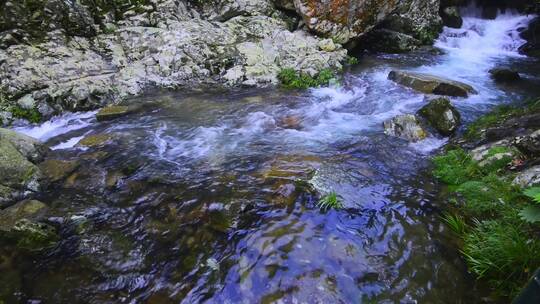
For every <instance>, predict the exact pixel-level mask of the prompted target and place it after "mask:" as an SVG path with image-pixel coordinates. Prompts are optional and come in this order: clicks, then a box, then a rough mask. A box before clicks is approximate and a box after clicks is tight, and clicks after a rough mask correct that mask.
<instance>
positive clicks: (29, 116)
mask: <svg viewBox="0 0 540 304" xmlns="http://www.w3.org/2000/svg"><path fill="white" fill-rule="evenodd" d="M10 112H11V114H13V117H15V118H22V119H26V120H28V121H29V122H32V123H38V122H40V121H41V120H42V116H41V113H39V111H38V110H37V109H35V108H33V109H23V108H21V107H18V106H14V107H11V109H10Z"/></svg>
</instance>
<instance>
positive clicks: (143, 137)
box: [0, 9, 540, 303]
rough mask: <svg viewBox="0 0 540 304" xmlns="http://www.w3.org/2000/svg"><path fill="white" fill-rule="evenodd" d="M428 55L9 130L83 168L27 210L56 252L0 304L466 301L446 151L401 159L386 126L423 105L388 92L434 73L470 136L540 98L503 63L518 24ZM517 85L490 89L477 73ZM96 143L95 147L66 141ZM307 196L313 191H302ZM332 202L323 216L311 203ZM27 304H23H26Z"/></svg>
mask: <svg viewBox="0 0 540 304" xmlns="http://www.w3.org/2000/svg"><path fill="white" fill-rule="evenodd" d="M464 13H465V14H466V17H465V18H464V19H465V20H464V25H463V28H461V29H448V28H445V30H444V33H443V34H442V35H441V37H440V38H439V40H438V41H437V42H436V47H437V48H439V49H440V50H442V52H433V51H430V50H423V51H422V50H421V51H418V52H414V53H411V54H406V55H378V56H371V55H370V56H367V55H366V56H363V57H362V58H361V59H360V62H361V63H360V64H359V65H358V66H356V67H354V68H353V69H351V70H350V71H348V72H347V73H346V75H345V77H344V79H343V82H342V85H341V86H339V87H329V88H320V89H314V90H310V91H307V92H296V91H284V90H279V89H275V88H271V89H264V90H261V89H241V90H210V89H206V90H194V91H191V92H156V93H154V94H148V95H147V96H144V97H141V98H137V99H136V100H133V102H134V103H135V102H137V103H140V104H143V105H144V106H143V107H142V110H140V111H138V112H136V113H133V114H130V115H128V116H124V117H122V118H119V119H116V120H114V121H110V122H97V121H96V120H95V118H94V114H95V112H89V113H82V114H80V113H79V114H67V115H64V116H61V117H57V118H55V119H53V120H51V121H49V122H46V123H44V124H42V125H39V126H20V127H18V128H16V129H17V130H19V131H22V132H24V133H26V134H29V135H31V136H34V137H36V138H39V139H41V140H43V141H45V142H46V143H47V145H49V146H50V147H51V148H52V149H53V152H52V153H51V155H50V156H49V158H52V159H64V160H77V161H78V162H79V163H80V166H79V169H78V170H77V171H76V172H75V173H73V174H72V175H71V176H70V177H69V178H68V179H67V180H66V181H65V183H63V184H62V185H60V186H58V188H56V189H52V190H51V191H50V192H49V193H47V194H45V195H43V197H40V199H41V200H42V201H44V202H46V203H47V204H48V205H49V206H51V213H52V214H51V219H52V220H53V221H56V222H58V223H59V224H61V227H62V230H61V233H62V239H63V241H62V242H61V243H60V245H59V246H58V247H57V248H55V249H54V250H52V251H51V252H50V253H48V254H47V255H46V256H45V257H43V256H38V257H36V256H26V255H23V254H16V253H14V252H12V251H10V249H9V248H8V249H6V248H0V255H3V256H7V257H10V259H8V262H5V263H4V264H0V270H2V278H1V279H0V283H1V285H3V289H2V288H1V287H0V295H2V294H1V293H2V291H3V290H4V293H5V294H6V295H7V297H8V299H9V300H8V302H10V301H13V302H16V301H18V300H20V301H26V300H35V301H37V302H35V303H40V302H39V301H43V303H79V302H80V303H139V302H143V303H171V302H172V303H198V302H207V303H257V302H260V303H271V302H274V301H275V302H279V303H397V302H401V303H471V302H477V301H478V299H480V298H481V297H483V296H485V295H486V294H485V293H484V292H483V291H482V288H480V287H477V286H475V285H476V283H475V281H474V279H473V278H472V277H471V276H470V275H468V274H467V270H466V267H465V265H464V263H463V261H462V260H461V259H460V257H459V254H458V252H457V250H456V249H455V245H454V244H453V243H452V242H453V238H452V235H451V233H450V232H449V231H448V229H447V228H445V226H444V224H442V223H441V220H440V214H441V209H444V201H441V200H439V199H438V198H437V196H436V193H437V185H436V183H435V182H434V180H433V179H432V178H431V177H430V175H429V164H430V162H429V157H430V156H431V155H432V154H433V153H435V151H436V149H437V148H439V147H441V146H442V145H443V144H444V143H445V142H446V141H447V139H445V138H440V137H434V136H432V137H429V138H428V139H426V140H424V141H421V142H418V143H414V144H410V143H407V142H405V141H402V140H400V139H396V138H390V137H387V136H385V135H384V134H383V129H382V122H383V121H384V120H385V119H388V118H391V117H393V116H395V115H396V114H400V113H413V112H415V111H416V110H418V109H419V108H420V107H421V106H422V105H424V104H425V100H424V96H423V95H421V94H418V93H416V92H413V91H411V90H409V89H406V88H404V87H401V86H399V85H396V84H394V83H392V82H391V81H389V80H387V75H388V72H389V71H390V70H391V69H396V68H399V69H407V70H416V71H422V72H428V73H431V74H436V75H441V76H445V77H448V78H452V79H455V80H460V81H463V82H466V83H469V84H471V85H473V86H474V87H475V88H476V90H477V91H478V92H479V94H478V95H474V96H471V97H469V98H455V99H453V100H452V101H453V103H454V104H455V105H456V107H457V108H458V109H459V110H460V111H461V112H462V115H463V117H464V119H465V121H466V122H468V121H471V120H472V119H473V118H475V117H477V116H478V115H480V114H481V113H483V112H485V111H487V110H488V109H489V108H491V107H493V106H494V105H496V104H500V103H505V102H518V101H520V100H523V99H525V98H526V97H528V96H535V95H538V94H539V93H540V86H539V85H538V84H539V83H540V79H539V78H538V76H537V75H538V74H537V72H538V70H534V68H532V67H534V66H535V65H537V63H535V61H534V60H533V59H530V58H526V57H522V56H520V55H519V54H518V53H517V52H516V49H517V47H519V46H520V45H521V44H522V43H523V41H522V40H521V39H520V38H519V35H518V30H519V29H520V28H523V27H524V26H526V24H527V23H528V22H529V21H530V20H531V19H532V17H530V16H520V15H518V14H515V13H512V12H506V13H504V14H499V16H498V17H497V19H495V20H481V19H479V18H477V17H476V16H475V15H474V10H472V9H468V10H466V11H465V12H464ZM499 65H505V66H511V67H514V68H517V69H519V70H520V72H521V73H522V76H523V77H524V80H523V82H521V84H520V85H514V86H506V87H501V86H497V85H495V84H494V83H493V82H492V80H491V79H490V78H489V74H488V70H489V69H490V68H492V67H494V66H499ZM93 134H106V135H107V136H109V140H108V141H106V142H105V144H103V145H102V146H98V147H86V148H83V147H81V146H78V145H77V143H78V142H79V141H80V140H81V139H82V138H83V137H84V136H88V135H93ZM314 189H315V190H316V191H314ZM331 191H335V192H337V193H338V194H339V195H340V197H341V199H342V200H343V202H344V205H345V208H344V209H341V210H330V211H321V210H320V209H319V208H318V207H317V206H316V202H317V195H316V193H317V192H318V193H321V194H324V193H329V192H331ZM33 303H34V302H33Z"/></svg>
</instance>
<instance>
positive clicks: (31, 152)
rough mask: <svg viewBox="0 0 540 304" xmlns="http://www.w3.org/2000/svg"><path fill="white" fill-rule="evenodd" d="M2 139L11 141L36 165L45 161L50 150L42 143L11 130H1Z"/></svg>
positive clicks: (0, 136)
mask: <svg viewBox="0 0 540 304" xmlns="http://www.w3.org/2000/svg"><path fill="white" fill-rule="evenodd" d="M0 138H4V139H6V140H7V141H9V142H10V143H11V144H12V145H13V146H14V147H15V148H16V149H17V151H19V153H21V154H22V155H23V156H24V157H26V158H27V159H29V160H30V161H32V162H34V163H36V162H40V161H42V160H43V158H44V157H45V155H46V154H47V153H48V152H49V149H48V148H47V147H45V145H43V144H42V143H41V142H39V141H38V140H36V139H35V138H32V137H30V136H26V135H24V134H21V133H18V132H15V131H13V130H9V129H3V128H0Z"/></svg>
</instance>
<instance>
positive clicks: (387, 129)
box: [383, 114, 428, 142]
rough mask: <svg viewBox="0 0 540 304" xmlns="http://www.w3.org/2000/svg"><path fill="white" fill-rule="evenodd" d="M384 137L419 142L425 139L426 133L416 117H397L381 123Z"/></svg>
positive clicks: (405, 115)
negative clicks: (388, 136)
mask: <svg viewBox="0 0 540 304" xmlns="http://www.w3.org/2000/svg"><path fill="white" fill-rule="evenodd" d="M383 126H384V133H385V134H386V135H390V136H395V137H400V138H403V139H406V140H409V141H413V142H414V141H419V140H422V139H424V138H426V137H427V135H428V133H427V132H426V130H424V128H423V127H422V125H421V124H420V121H419V120H418V119H417V118H416V116H414V115H412V114H404V115H398V116H396V117H394V118H392V119H389V120H387V121H385V122H384V123H383Z"/></svg>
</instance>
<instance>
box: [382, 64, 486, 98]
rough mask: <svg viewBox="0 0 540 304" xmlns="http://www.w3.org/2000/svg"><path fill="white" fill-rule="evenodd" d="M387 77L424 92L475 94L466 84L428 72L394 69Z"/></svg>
mask: <svg viewBox="0 0 540 304" xmlns="http://www.w3.org/2000/svg"><path fill="white" fill-rule="evenodd" d="M388 79H390V80H392V81H394V82H396V83H399V84H401V85H404V86H406V87H409V88H412V89H414V90H416V91H419V92H422V93H426V94H435V95H447V96H459V97H467V96H469V94H476V91H475V90H474V88H473V87H471V86H470V85H468V84H465V83H462V82H458V81H454V80H451V79H446V78H443V77H438V76H433V75H429V74H423V73H416V72H407V71H397V70H396V71H391V72H390V74H388Z"/></svg>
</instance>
